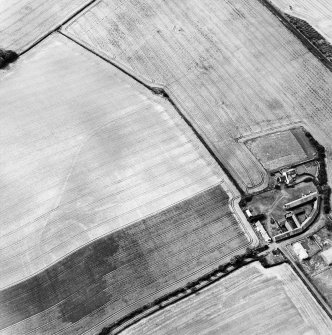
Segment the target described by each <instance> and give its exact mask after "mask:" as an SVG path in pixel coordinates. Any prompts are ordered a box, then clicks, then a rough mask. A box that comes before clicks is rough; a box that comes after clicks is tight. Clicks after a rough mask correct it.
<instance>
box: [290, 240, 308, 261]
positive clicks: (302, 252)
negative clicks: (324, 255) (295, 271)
mask: <svg viewBox="0 0 332 335" xmlns="http://www.w3.org/2000/svg"><path fill="white" fill-rule="evenodd" d="M293 250H294V252H295V254H296V256H297V257H298V259H299V260H300V261H301V262H302V261H303V260H304V259H307V258H308V257H309V255H308V253H307V250H306V249H305V248H304V247H303V245H302V243H301V242H295V243H294V244H293Z"/></svg>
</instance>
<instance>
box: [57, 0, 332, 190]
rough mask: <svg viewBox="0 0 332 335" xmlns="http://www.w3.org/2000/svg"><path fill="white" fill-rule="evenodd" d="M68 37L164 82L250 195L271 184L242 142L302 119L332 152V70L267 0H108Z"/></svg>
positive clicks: (74, 22) (77, 21) (75, 22)
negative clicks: (307, 46) (272, 9)
mask: <svg viewBox="0 0 332 335" xmlns="http://www.w3.org/2000/svg"><path fill="white" fill-rule="evenodd" d="M62 31H63V32H64V33H65V34H67V35H68V36H70V37H71V38H73V39H76V40H77V41H78V42H79V43H82V44H84V45H85V46H87V47H88V48H90V49H92V50H94V51H95V52H98V53H100V54H101V55H103V56H104V57H108V58H109V59H110V60H111V61H113V62H115V63H117V64H118V65H119V66H121V67H123V68H124V69H125V70H127V71H128V72H130V73H132V74H133V75H135V76H137V77H139V78H141V79H142V80H145V81H146V82H149V83H150V84H151V85H158V84H160V85H161V86H163V87H164V88H165V90H166V91H167V92H168V94H169V95H170V96H171V98H172V99H173V100H174V101H175V103H176V104H177V105H178V106H179V108H180V109H181V110H182V112H183V113H184V114H185V115H186V116H187V117H188V118H189V119H190V121H191V122H192V124H193V125H194V126H195V127H196V128H197V130H198V131H199V132H200V133H201V134H202V136H203V137H204V138H205V139H206V141H207V142H208V143H209V145H210V146H211V148H212V149H213V150H214V151H215V153H216V155H217V156H218V157H219V158H220V160H221V161H222V162H223V163H224V165H225V167H226V168H227V169H228V170H229V171H230V172H231V173H232V175H233V177H234V178H235V179H236V180H237V181H238V182H239V183H240V184H241V186H242V187H243V188H244V189H246V190H247V191H254V190H258V189H260V188H263V187H264V186H266V181H267V180H266V174H265V172H264V170H263V167H262V166H261V164H259V162H258V161H257V160H256V159H255V158H254V157H253V156H252V154H251V153H250V152H249V150H248V149H247V148H245V146H244V145H243V143H239V142H238V140H239V139H241V138H242V137H245V136H248V135H253V134H254V133H256V132H260V131H262V130H268V129H278V127H281V126H287V125H291V124H293V123H294V122H302V124H304V125H306V127H307V128H308V130H310V131H311V132H312V134H313V136H314V137H315V138H317V140H318V141H319V142H320V143H322V144H323V145H326V147H327V149H328V151H329V150H330V149H331V141H330V140H329V139H330V136H331V132H330V128H331V125H332V124H331V121H332V113H331V109H330V106H331V103H332V74H331V73H330V72H329V70H328V69H326V68H325V67H324V66H323V65H322V64H321V63H320V62H319V61H318V60H317V59H316V58H315V57H314V56H313V55H312V54H311V53H310V52H308V50H307V49H306V47H305V46H303V45H302V44H301V42H300V41H299V40H298V39H297V38H296V37H295V36H294V35H292V33H290V32H289V31H288V30H287V28H286V27H285V26H284V25H282V23H281V22H280V21H279V20H278V19H277V18H276V17H275V16H273V15H272V14H271V12H269V10H268V9H267V8H266V7H264V6H263V5H262V4H261V3H260V2H259V1H251V0H234V1H215V0H203V1H201V0H199V1H198V0H197V1H196V0H187V1H181V2H180V3H179V2H178V1H173V0H169V1H112V0H104V1H98V2H96V3H95V4H94V5H93V6H91V7H90V8H89V9H88V10H86V11H84V12H83V13H82V14H81V15H79V16H78V17H76V18H75V19H74V20H72V21H71V22H69V23H68V25H66V26H65V27H64V28H63V30H62ZM329 159H330V158H329ZM330 174H331V171H330Z"/></svg>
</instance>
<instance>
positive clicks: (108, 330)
mask: <svg viewBox="0 0 332 335" xmlns="http://www.w3.org/2000/svg"><path fill="white" fill-rule="evenodd" d="M266 249H267V247H266V246H263V247H257V248H255V249H252V253H250V252H247V253H246V254H243V255H241V256H236V257H235V258H234V259H232V260H231V261H230V262H228V263H226V264H224V265H220V266H218V267H217V268H216V269H214V270H212V271H211V272H209V273H208V274H206V275H204V276H202V277H200V278H198V279H197V280H195V281H193V282H190V283H188V284H187V285H186V286H185V287H182V288H179V289H177V290H175V291H173V292H171V293H170V294H167V295H165V296H163V297H161V298H159V299H156V300H155V301H153V302H152V303H150V304H147V305H145V306H143V307H141V308H139V309H137V310H136V311H134V312H132V313H131V314H128V315H127V316H125V317H123V318H122V319H120V320H118V321H116V322H114V323H113V324H112V325H111V326H108V327H104V328H103V329H102V331H101V332H100V333H99V334H98V335H109V334H112V335H115V334H120V333H121V332H122V331H123V330H125V329H127V328H129V327H131V326H133V325H134V324H136V323H138V322H140V321H141V320H143V319H145V318H147V317H150V316H151V315H153V314H155V313H156V312H159V311H160V310H162V309H165V308H166V307H169V306H171V305H173V304H175V303H178V302H179V301H181V300H184V299H186V298H188V297H189V296H191V295H193V294H196V292H198V291H200V290H202V289H205V288H207V287H209V286H211V285H213V284H215V283H216V282H218V281H219V280H220V279H223V278H225V277H226V276H228V275H230V274H231V273H233V272H234V271H236V270H238V269H239V268H241V267H242V266H245V265H249V264H251V263H254V262H257V261H259V262H261V261H262V260H263V261H262V262H261V264H262V266H264V267H271V266H275V265H279V264H281V263H278V264H272V265H269V264H267V263H266V262H265V261H264V260H265V257H264V255H263V256H262V255H261V253H263V252H264V251H265V250H266ZM285 261H286V260H285Z"/></svg>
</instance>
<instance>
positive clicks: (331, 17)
mask: <svg viewBox="0 0 332 335" xmlns="http://www.w3.org/2000/svg"><path fill="white" fill-rule="evenodd" d="M269 1H270V2H271V3H272V4H273V5H275V6H276V7H277V8H279V9H281V10H282V11H283V12H284V13H287V14H290V15H292V16H295V17H298V18H300V19H303V20H305V21H307V22H308V23H309V24H310V25H311V26H312V27H314V28H315V29H316V30H317V31H318V32H320V33H321V34H322V35H323V36H324V37H325V38H326V39H327V40H328V41H329V42H330V43H332V2H331V1H330V0H310V1H309V0H269Z"/></svg>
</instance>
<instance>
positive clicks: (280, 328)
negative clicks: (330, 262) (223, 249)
mask: <svg viewBox="0 0 332 335" xmlns="http://www.w3.org/2000/svg"><path fill="white" fill-rule="evenodd" d="M331 331H332V322H331V320H330V319H329V317H328V316H327V315H326V313H325V312H324V311H323V310H322V309H321V307H320V306H319V305H318V303H317V302H316V301H315V299H314V298H313V297H312V296H311V294H310V293H309V291H308V290H307V289H306V287H305V286H304V284H303V283H302V282H301V281H300V280H299V278H298V277H297V275H296V274H295V273H294V272H293V271H292V269H291V268H290V266H289V265H287V264H283V265H279V266H277V267H274V268H270V269H264V268H263V267H262V266H261V265H260V264H259V263H253V264H251V265H248V266H246V267H243V268H241V269H240V270H237V271H236V272H234V273H232V274H231V275H229V276H228V277H226V278H224V279H221V280H220V281H219V282H218V283H216V284H213V285H212V286H210V287H209V288H207V289H204V290H203V291H201V292H200V293H199V294H197V295H192V296H191V297H189V298H186V299H184V300H182V301H181V302H178V303H176V304H174V305H172V306H170V307H167V308H166V309H164V310H162V311H160V312H157V313H155V314H154V315H152V316H150V317H148V318H146V319H143V320H142V321H140V322H138V323H137V324H135V325H133V326H131V327H129V328H128V329H126V330H124V331H123V332H121V335H139V334H145V335H166V334H169V335H171V334H177V335H184V334H196V335H202V334H206V335H207V334H209V335H210V334H211V335H212V334H223V335H226V334H229V335H233V334H238V335H240V334H266V335H272V334H275V335H279V334H292V335H303V334H308V335H309V334H310V335H318V334H321V335H325V334H330V333H331Z"/></svg>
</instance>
